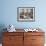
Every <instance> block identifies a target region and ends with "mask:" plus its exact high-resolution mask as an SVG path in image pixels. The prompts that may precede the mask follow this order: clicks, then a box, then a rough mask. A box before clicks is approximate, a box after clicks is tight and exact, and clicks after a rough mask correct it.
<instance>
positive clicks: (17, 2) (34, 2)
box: [0, 0, 46, 28]
mask: <svg viewBox="0 0 46 46" xmlns="http://www.w3.org/2000/svg"><path fill="white" fill-rule="evenodd" d="M0 3H1V15H0V25H1V24H2V25H5V26H7V25H9V24H13V25H14V26H15V27H16V28H29V27H30V28H31V27H33V28H36V27H43V28H46V21H45V20H46V6H45V4H46V1H45V0H0ZM24 6H25V7H35V22H17V7H24Z"/></svg>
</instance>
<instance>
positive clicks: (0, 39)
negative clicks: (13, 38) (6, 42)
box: [0, 24, 6, 43]
mask: <svg viewBox="0 0 46 46" xmlns="http://www.w3.org/2000/svg"><path fill="white" fill-rule="evenodd" d="M4 28H6V27H5V25H4V24H0V43H2V36H3V32H5V31H6V30H3V29H4Z"/></svg>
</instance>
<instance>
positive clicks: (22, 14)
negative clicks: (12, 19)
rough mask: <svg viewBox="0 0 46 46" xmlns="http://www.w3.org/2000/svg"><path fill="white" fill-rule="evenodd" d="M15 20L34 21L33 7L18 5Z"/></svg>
mask: <svg viewBox="0 0 46 46" xmlns="http://www.w3.org/2000/svg"><path fill="white" fill-rule="evenodd" d="M17 21H21V22H34V21H35V7H18V8H17Z"/></svg>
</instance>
